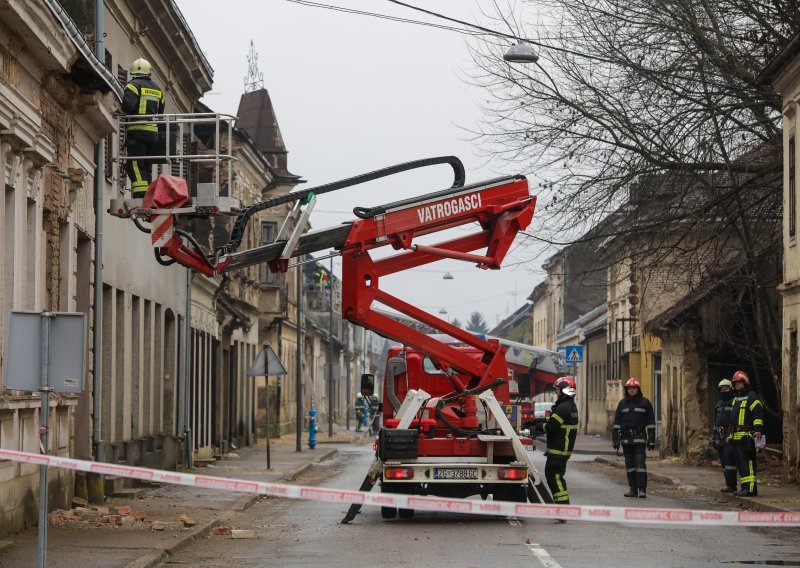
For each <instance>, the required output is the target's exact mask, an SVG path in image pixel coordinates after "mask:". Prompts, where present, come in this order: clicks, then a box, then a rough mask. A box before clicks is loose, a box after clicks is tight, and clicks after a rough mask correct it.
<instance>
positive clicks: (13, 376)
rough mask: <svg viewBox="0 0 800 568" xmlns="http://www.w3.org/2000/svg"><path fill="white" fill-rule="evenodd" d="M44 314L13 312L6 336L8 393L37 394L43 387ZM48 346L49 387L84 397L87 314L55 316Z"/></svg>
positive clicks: (50, 329) (55, 313) (5, 380)
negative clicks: (23, 392) (12, 390)
mask: <svg viewBox="0 0 800 568" xmlns="http://www.w3.org/2000/svg"><path fill="white" fill-rule="evenodd" d="M42 317H43V316H42V314H41V312H26V311H12V312H11V314H10V316H9V319H8V321H9V326H8V334H7V335H6V359H5V373H4V375H5V376H4V382H5V385H4V386H5V387H6V388H7V389H15V390H23V391H29V392H37V391H38V390H39V388H40V387H42V386H43V384H42V363H43V361H42V342H43V340H44V338H43V337H42ZM46 317H48V319H49V322H50V323H49V338H48V344H47V346H46V351H45V352H46V353H47V355H48V357H47V362H46V363H47V367H48V372H47V385H46V386H48V387H49V388H51V389H52V391H53V392H59V393H81V392H83V389H84V385H85V379H86V333H87V331H86V314H84V313H80V312H52V313H51V314H49V315H48V316H46Z"/></svg>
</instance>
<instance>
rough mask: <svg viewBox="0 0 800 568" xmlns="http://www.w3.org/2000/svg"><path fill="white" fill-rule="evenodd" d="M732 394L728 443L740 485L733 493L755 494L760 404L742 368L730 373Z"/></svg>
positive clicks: (760, 430) (761, 418)
mask: <svg viewBox="0 0 800 568" xmlns="http://www.w3.org/2000/svg"><path fill="white" fill-rule="evenodd" d="M731 382H732V383H733V389H734V398H733V404H732V405H731V425H732V427H733V431H732V432H731V435H730V443H731V445H732V446H733V450H734V455H735V457H736V469H737V470H738V473H739V482H740V483H741V488H740V489H739V491H736V492H734V495H736V496H737V497H756V496H758V483H757V479H756V478H757V475H756V474H757V473H758V468H757V464H756V442H755V441H756V440H761V437H762V436H763V433H762V432H763V430H764V404H763V403H762V402H761V399H760V398H759V397H758V394H756V392H755V391H753V390H751V388H750V377H749V376H748V375H747V373H745V372H744V371H736V372H735V373H734V374H733V377H731Z"/></svg>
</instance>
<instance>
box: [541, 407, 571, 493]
mask: <svg viewBox="0 0 800 568" xmlns="http://www.w3.org/2000/svg"><path fill="white" fill-rule="evenodd" d="M544 431H545V432H546V433H547V452H546V455H547V462H546V464H545V466H544V476H545V479H546V480H547V486H548V487H549V488H550V492H551V493H552V494H553V501H555V502H556V503H558V504H562V505H563V504H568V503H569V492H568V491H567V482H566V480H565V479H564V474H565V473H566V471H567V461H568V460H569V458H570V456H571V455H572V450H573V448H574V447H575V437H576V436H577V434H578V407H577V406H576V405H575V400H574V399H573V398H572V397H571V396H562V397H560V398H559V399H558V400H557V401H556V403H555V404H554V405H553V413H552V414H551V415H550V418H548V419H547V422H545V425H544Z"/></svg>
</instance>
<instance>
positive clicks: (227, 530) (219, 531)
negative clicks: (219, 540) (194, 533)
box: [211, 526, 231, 536]
mask: <svg viewBox="0 0 800 568" xmlns="http://www.w3.org/2000/svg"><path fill="white" fill-rule="evenodd" d="M211 533H212V534H215V535H217V536H225V535H229V534H231V527H224V526H223V527H214V528H213V529H211Z"/></svg>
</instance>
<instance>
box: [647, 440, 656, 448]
mask: <svg viewBox="0 0 800 568" xmlns="http://www.w3.org/2000/svg"><path fill="white" fill-rule="evenodd" d="M647 449H648V450H655V449H656V443H655V442H654V441H652V442H647Z"/></svg>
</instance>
